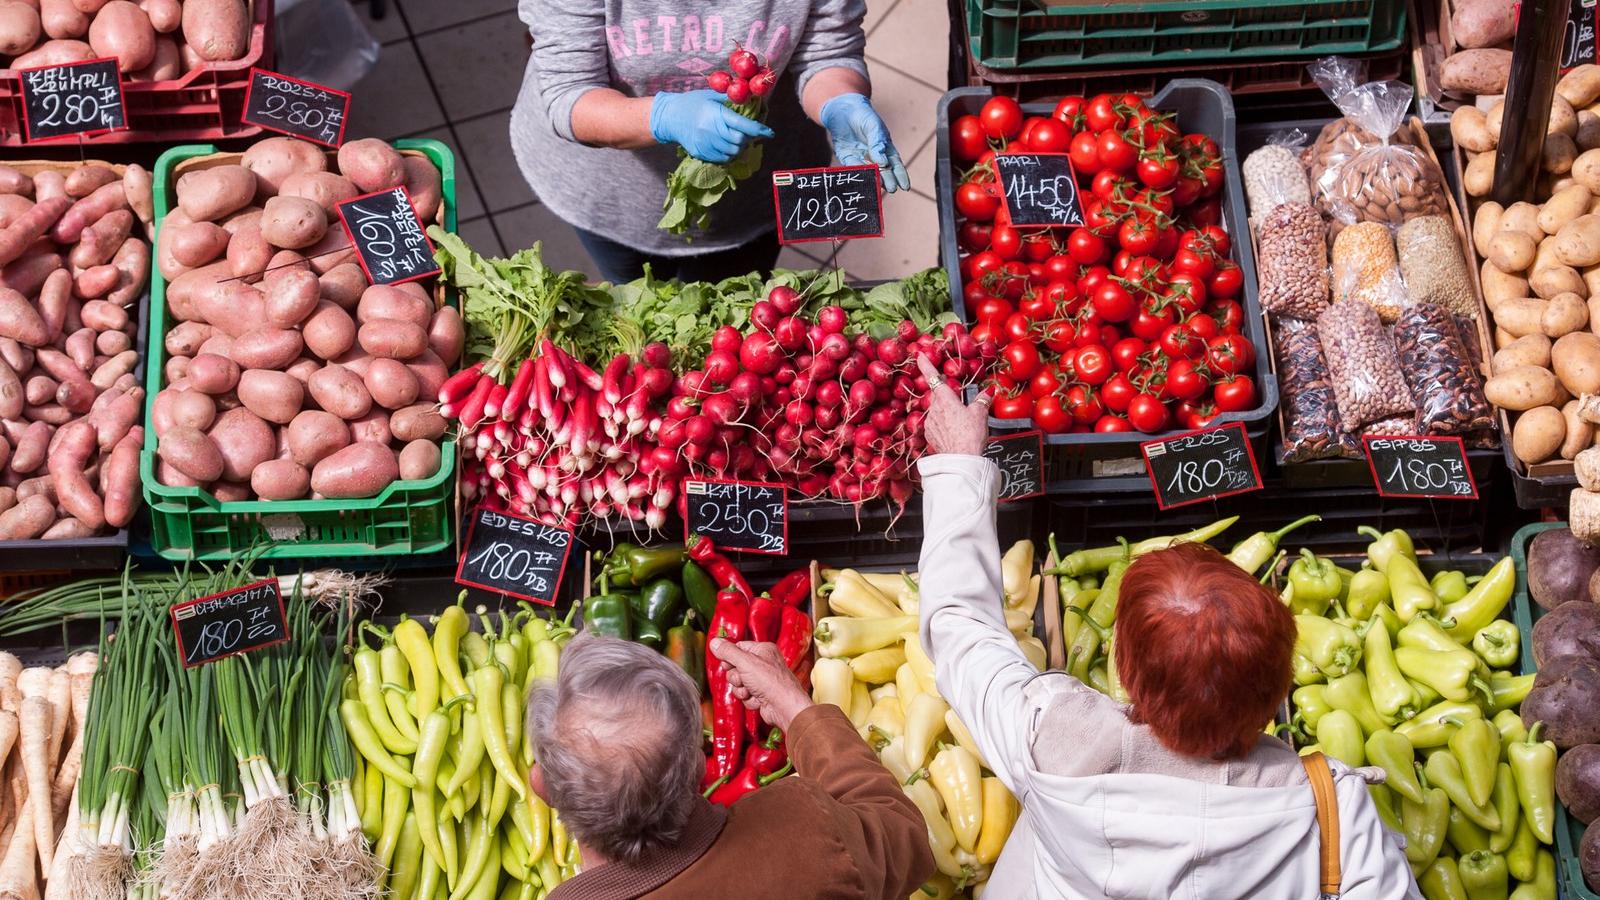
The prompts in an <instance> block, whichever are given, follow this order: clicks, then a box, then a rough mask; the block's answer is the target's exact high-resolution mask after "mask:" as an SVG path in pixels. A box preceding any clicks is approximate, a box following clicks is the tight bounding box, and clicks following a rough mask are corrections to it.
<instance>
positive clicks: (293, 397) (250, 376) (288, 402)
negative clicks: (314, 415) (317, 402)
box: [238, 369, 306, 425]
mask: <svg viewBox="0 0 1600 900" xmlns="http://www.w3.org/2000/svg"><path fill="white" fill-rule="evenodd" d="M238 394H239V402H240V403H243V404H244V408H245V409H248V410H250V411H251V412H253V413H255V414H256V415H258V416H260V417H261V418H263V419H265V420H267V421H268V422H274V423H276V424H278V425H287V424H289V423H290V422H292V421H293V420H294V417H295V416H297V415H299V414H300V408H301V407H302V406H304V405H305V395H306V386H305V385H304V384H301V383H300V379H298V378H296V377H294V376H293V375H290V374H289V373H287V372H276V371H273V370H272V369H247V370H245V372H244V374H242V375H240V376H239V388H238Z"/></svg>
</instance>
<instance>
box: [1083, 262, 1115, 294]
mask: <svg viewBox="0 0 1600 900" xmlns="http://www.w3.org/2000/svg"><path fill="white" fill-rule="evenodd" d="M1110 280H1111V270H1110V269H1108V268H1106V267H1105V266H1089V267H1087V268H1085V269H1084V270H1083V274H1081V275H1079V276H1078V293H1079V294H1081V295H1083V296H1085V297H1093V296H1094V292H1095V291H1097V290H1099V289H1100V285H1102V284H1105V283H1106V282H1107V281H1110Z"/></svg>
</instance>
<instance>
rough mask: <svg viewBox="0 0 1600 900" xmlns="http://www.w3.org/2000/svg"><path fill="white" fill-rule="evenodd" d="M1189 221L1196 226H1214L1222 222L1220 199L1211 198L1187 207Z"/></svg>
mask: <svg viewBox="0 0 1600 900" xmlns="http://www.w3.org/2000/svg"><path fill="white" fill-rule="evenodd" d="M1187 214H1188V216H1189V221H1191V222H1193V223H1194V224H1196V225H1200V226H1206V225H1215V224H1217V223H1218V222H1220V221H1222V198H1221V197H1211V198H1208V199H1205V200H1201V201H1200V202H1199V203H1195V204H1192V205H1190V206H1189V208H1188V210H1187Z"/></svg>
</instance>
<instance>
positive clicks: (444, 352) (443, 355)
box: [428, 306, 467, 366]
mask: <svg viewBox="0 0 1600 900" xmlns="http://www.w3.org/2000/svg"><path fill="white" fill-rule="evenodd" d="M466 343H467V329H466V326H465V325H463V324H462V322H461V313H460V312H459V311H457V310H456V308H455V307H454V306H444V307H440V309H439V311H438V312H436V313H434V314H433V321H431V322H429V323H428V349H429V350H432V351H433V355H434V356H437V357H439V359H440V361H441V362H443V363H444V364H445V365H447V366H453V365H455V362H456V360H458V359H460V358H461V350H462V348H464V347H465V346H466Z"/></svg>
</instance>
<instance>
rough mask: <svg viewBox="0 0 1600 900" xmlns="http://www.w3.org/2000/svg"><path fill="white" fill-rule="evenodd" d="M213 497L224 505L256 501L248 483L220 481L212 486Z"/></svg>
mask: <svg viewBox="0 0 1600 900" xmlns="http://www.w3.org/2000/svg"><path fill="white" fill-rule="evenodd" d="M211 496H213V497H215V498H217V500H218V501H220V502H222V503H242V502H244V501H246V500H254V499H255V494H254V493H252V492H251V490H250V483H249V482H247V481H219V482H217V483H216V484H213V485H212V486H211Z"/></svg>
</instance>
